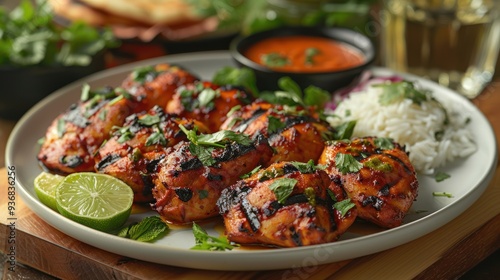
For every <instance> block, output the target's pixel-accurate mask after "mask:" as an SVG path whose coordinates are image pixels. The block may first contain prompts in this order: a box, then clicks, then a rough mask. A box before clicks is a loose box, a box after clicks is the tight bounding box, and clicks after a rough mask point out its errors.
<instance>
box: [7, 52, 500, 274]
mask: <svg viewBox="0 0 500 280" xmlns="http://www.w3.org/2000/svg"><path fill="white" fill-rule="evenodd" d="M207 56H209V57H210V59H226V60H227V59H231V56H230V54H229V52H228V51H208V52H197V53H186V54H175V55H167V56H162V57H158V58H152V59H148V60H143V61H138V62H134V63H129V64H125V65H122V66H118V67H115V68H111V69H108V70H104V71H100V72H97V73H95V74H92V75H90V76H88V77H86V78H83V79H80V80H78V81H75V82H73V83H71V84H69V85H67V86H65V87H63V88H61V89H59V90H57V91H55V92H54V93H53V94H51V95H49V96H48V97H47V98H44V99H43V100H42V101H40V102H39V103H37V104H36V105H35V106H34V107H33V108H31V109H30V110H29V111H28V112H27V113H26V114H25V115H24V116H23V117H22V118H21V119H20V120H19V121H18V123H17V124H16V126H15V127H14V129H13V130H12V132H11V135H10V136H9V139H8V141H7V146H6V154H5V162H6V167H8V166H15V163H14V162H12V161H11V159H12V158H13V155H12V153H13V147H14V145H15V139H16V136H17V137H19V136H18V134H19V133H20V131H21V130H22V128H23V124H24V123H26V122H27V120H29V119H30V118H31V117H32V115H33V114H34V113H36V112H37V111H39V110H40V109H41V108H43V107H44V106H46V105H47V104H49V103H51V102H54V100H56V99H58V98H60V96H62V95H64V94H65V93H66V92H68V91H70V90H71V89H73V88H75V87H77V86H81V85H82V82H83V81H85V80H96V79H99V78H105V77H108V76H113V75H116V74H120V73H123V72H125V71H129V70H130V69H133V68H135V67H138V66H141V65H142V66H143V65H148V64H155V63H159V62H168V61H182V60H189V61H194V60H198V59H200V58H206V57H207ZM171 64H181V62H173V63H171ZM372 69H373V70H374V71H375V72H377V71H378V72H384V71H387V72H388V73H393V74H396V75H402V76H404V77H408V78H412V79H416V80H418V81H425V83H430V84H431V85H433V87H439V88H440V89H442V90H445V91H448V93H447V95H450V94H452V93H453V94H454V97H452V99H455V98H457V100H460V102H461V103H463V104H469V105H470V108H469V109H472V110H473V111H475V113H476V114H477V115H478V116H479V117H480V118H481V121H482V122H485V123H484V124H486V125H487V127H489V131H488V132H487V133H488V134H490V136H492V139H490V140H493V147H492V148H493V149H494V155H493V157H492V158H491V162H490V163H488V164H489V166H488V169H487V170H485V172H484V174H485V176H483V177H482V179H481V180H480V182H478V185H477V186H474V187H472V188H471V189H470V190H468V191H467V192H466V193H465V194H464V195H463V196H462V197H460V198H459V199H457V200H456V201H454V202H452V203H451V204H449V205H446V206H445V207H442V208H440V209H438V210H437V211H434V212H433V213H430V214H429V215H427V216H425V217H422V218H419V219H417V220H415V221H412V222H409V223H407V224H406V225H404V227H398V228H394V229H388V230H384V231H382V232H379V233H375V234H370V235H366V236H362V237H357V238H354V239H349V240H343V241H341V242H343V243H342V244H347V245H349V243H361V245H359V246H364V245H363V244H364V243H366V242H369V239H372V238H373V237H378V238H380V239H381V240H385V241H391V239H392V238H393V237H394V236H397V234H398V233H399V232H401V231H404V230H405V229H406V228H407V227H409V226H413V225H414V224H417V225H418V224H421V223H423V222H426V223H427V224H431V225H427V227H426V228H425V229H422V228H420V229H418V226H417V229H416V230H415V228H413V229H414V230H415V231H414V232H413V233H412V234H411V235H412V237H410V238H406V239H405V240H403V241H402V242H393V243H391V245H390V246H387V245H385V244H384V245H382V244H383V243H385V242H379V244H378V245H376V246H373V247H372V248H371V249H370V250H367V252H366V254H363V255H368V254H371V253H376V252H380V251H383V250H386V249H390V248H393V247H396V246H399V245H402V244H404V243H407V242H410V241H412V240H414V239H416V238H418V237H421V236H422V235H425V234H427V233H429V232H432V231H434V230H436V229H437V228H439V227H441V226H444V225H445V224H446V223H448V222H450V221H451V220H453V219H455V218H456V217H457V216H458V215H460V214H461V213H463V212H464V211H465V210H466V209H467V208H469V207H470V206H471V205H472V204H473V203H474V202H475V201H476V200H477V199H478V198H479V196H480V195H481V194H482V193H483V192H484V190H485V189H486V188H487V186H488V185H489V182H490V181H491V180H492V178H493V176H494V170H495V167H496V164H495V163H496V162H497V160H498V151H497V145H496V136H495V134H494V131H493V128H492V126H491V123H490V122H489V121H488V119H487V118H486V117H485V116H484V114H483V113H482V112H481V111H480V110H479V109H478V108H477V107H475V106H473V105H471V104H470V101H469V100H467V99H466V98H465V97H463V96H460V95H458V94H456V93H454V92H453V91H451V90H450V89H447V88H444V87H442V86H440V85H438V84H436V83H434V82H432V81H429V80H425V79H422V78H420V77H417V76H414V75H411V74H406V73H398V72H395V71H392V70H389V69H386V68H379V67H373V68H372ZM34 160H35V159H34ZM16 190H19V191H18V192H19V194H20V195H21V197H22V199H23V200H24V202H25V205H26V206H27V207H28V208H30V209H31V210H32V211H33V212H34V213H35V214H36V215H37V216H39V217H40V218H42V219H43V220H44V221H45V222H47V223H48V224H49V225H51V226H52V227H54V228H56V229H58V230H59V231H61V232H63V233H64V234H67V235H69V236H71V237H73V238H75V239H78V240H80V241H82V242H83V243H86V244H89V245H92V246H95V247H98V248H101V249H103V250H105V251H108V252H112V253H116V254H120V255H124V256H129V257H132V258H136V259H141V260H144V261H150V262H155V263H160V264H167V265H175V266H181V267H188V268H198V269H209V270H234V271H241V270H269V269H287V268H293V267H297V266H299V267H300V266H303V264H304V260H305V259H304V256H297V257H292V259H291V261H290V262H289V263H287V264H281V265H276V264H272V263H263V262H262V261H261V262H258V263H259V264H260V265H259V266H255V262H256V260H255V259H254V258H255V257H256V255H257V253H256V252H259V251H253V250H238V251H231V252H205V251H189V250H183V249H179V248H170V250H172V251H175V253H176V254H178V257H177V259H178V260H177V261H175V262H172V261H169V262H168V263H166V262H163V261H162V260H158V259H156V256H157V254H160V253H161V252H159V251H158V250H160V251H162V250H165V248H163V247H164V246H158V245H155V244H154V243H153V244H150V243H141V242H137V241H133V240H128V239H123V238H120V237H117V236H114V235H111V234H108V233H104V232H100V231H96V230H93V229H90V228H87V227H85V226H83V225H80V224H78V223H76V222H73V221H71V220H69V219H66V218H64V217H62V216H60V215H58V214H56V213H55V212H54V211H53V210H51V209H49V208H48V207H47V206H45V205H43V204H41V202H40V201H39V200H38V199H37V198H35V197H33V196H32V194H30V193H29V192H28V190H27V189H25V186H22V185H20V184H19V182H18V181H17V180H16ZM464 201H465V202H464ZM50 211H52V213H51V212H50ZM444 213H446V215H444ZM51 216H52V217H51ZM54 217H55V220H56V221H54V220H53V219H54ZM424 220H425V221H424ZM68 223H69V225H70V229H67V228H64V225H67V224H68ZM78 231H80V232H89V231H90V233H91V234H92V235H94V236H96V237H102V238H103V239H106V240H109V241H110V243H109V244H108V245H106V244H96V242H92V240H88V238H83V239H84V240H85V241H83V240H82V238H81V235H80V233H78ZM68 232H69V233H68ZM75 236H78V237H75ZM96 239H99V238H96ZM367 240H368V241H367ZM89 241H90V242H89ZM97 243H98V242H97ZM115 243H116V244H115ZM120 244H127V245H128V246H129V247H131V248H132V250H138V251H142V250H143V248H144V247H146V248H147V249H148V250H146V251H149V250H152V251H154V252H155V254H152V255H154V256H153V258H151V257H148V256H147V255H144V252H140V253H139V254H140V255H136V256H130V254H129V253H127V252H126V251H128V250H125V249H122V248H115V246H116V245H120ZM103 245H106V246H103ZM118 247H119V246H118ZM336 247H338V246H337V244H335V242H333V243H327V244H322V245H314V246H306V247H299V248H282V249H278V250H268V251H266V255H268V256H269V257H272V256H280V255H282V254H283V252H285V253H286V254H289V255H291V256H293V255H294V254H291V253H293V252H297V251H304V249H306V251H311V252H313V253H317V252H323V250H325V252H327V251H328V252H330V253H331V252H333V251H336V250H337V248H336ZM159 248H160V249H159ZM307 249H310V250H307ZM186 251H187V252H186ZM223 254H225V255H223ZM236 255H237V256H238V257H239V258H241V261H242V262H248V261H251V262H252V263H253V264H254V265H253V266H252V267H248V266H246V267H245V266H242V265H237V266H232V267H227V265H226V264H225V263H224V262H225V261H230V260H231V258H233V257H234V256H236ZM297 255H302V254H297ZM180 256H182V257H180ZM213 256H217V259H218V260H219V262H214V261H208V262H203V261H204V259H206V258H209V259H212V258H213ZM221 256H222V257H221ZM359 256H360V255H357V254H354V255H346V256H344V257H342V258H341V259H335V258H331V257H330V256H328V258H327V260H326V261H324V260H321V259H320V260H318V259H316V260H314V261H316V263H317V264H324V263H330V262H334V261H340V260H345V259H350V258H354V257H359ZM138 257H139V258H138ZM183 258H187V259H188V260H189V261H187V262H186V261H183V260H182V259H183ZM266 259H267V258H266ZM330 260H333V261H330ZM200 261H201V263H200ZM301 264H302V265H301ZM306 265H309V264H308V263H307V264H306Z"/></svg>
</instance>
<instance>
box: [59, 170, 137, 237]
mask: <svg viewBox="0 0 500 280" xmlns="http://www.w3.org/2000/svg"><path fill="white" fill-rule="evenodd" d="M133 200H134V193H133V191H132V189H131V188H130V187H129V186H128V185H127V184H125V183H124V182H123V181H120V180H119V179H117V178H115V177H112V176H109V175H105V174H98V173H90V172H81V173H73V174H70V175H68V176H66V177H65V178H64V180H62V182H61V183H60V184H59V186H57V190H56V204H57V209H58V210H59V213H61V215H63V216H65V217H67V218H69V219H71V220H73V221H75V222H77V223H80V224H82V225H85V226H88V227H91V228H93V229H97V230H100V231H111V230H113V229H116V228H119V227H120V226H122V225H123V224H124V223H125V222H126V221H127V219H128V217H129V216H130V211H131V210H132V203H133Z"/></svg>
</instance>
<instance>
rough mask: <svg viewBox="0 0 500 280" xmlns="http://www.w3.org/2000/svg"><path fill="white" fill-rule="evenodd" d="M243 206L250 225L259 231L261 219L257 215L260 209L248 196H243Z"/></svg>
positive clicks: (255, 230)
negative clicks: (253, 204)
mask: <svg viewBox="0 0 500 280" xmlns="http://www.w3.org/2000/svg"><path fill="white" fill-rule="evenodd" d="M241 208H242V210H243V213H245V216H246V217H247V219H248V221H249V223H250V227H251V228H252V230H253V231H254V232H257V231H258V230H259V228H260V221H259V218H258V217H257V213H258V210H257V209H256V208H255V207H253V206H252V205H251V204H250V202H248V200H247V199H246V198H243V200H242V201H241Z"/></svg>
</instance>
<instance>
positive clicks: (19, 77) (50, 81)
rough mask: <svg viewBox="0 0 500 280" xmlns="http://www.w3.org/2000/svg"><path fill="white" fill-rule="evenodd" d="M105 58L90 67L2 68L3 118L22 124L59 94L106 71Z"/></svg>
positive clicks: (0, 110) (0, 99)
mask: <svg viewBox="0 0 500 280" xmlns="http://www.w3.org/2000/svg"><path fill="white" fill-rule="evenodd" d="M104 64H105V63H104V55H103V54H99V55H97V56H96V57H94V58H93V60H92V63H91V64H90V65H88V66H51V67H42V66H29V67H0V85H1V89H0V118H2V119H9V120H18V119H19V118H21V117H22V116H23V115H24V113H26V112H27V111H28V110H29V109H30V108H31V107H32V106H33V105H35V104H36V103H38V101H40V100H42V99H43V98H45V97H46V96H48V95H49V94H51V93H52V92H54V91H55V90H57V89H59V88H61V87H63V86H65V85H67V84H69V83H71V82H73V81H76V80H78V79H80V78H83V77H85V76H88V75H90V74H93V73H95V72H97V71H100V70H103V69H104V68H105V65H104Z"/></svg>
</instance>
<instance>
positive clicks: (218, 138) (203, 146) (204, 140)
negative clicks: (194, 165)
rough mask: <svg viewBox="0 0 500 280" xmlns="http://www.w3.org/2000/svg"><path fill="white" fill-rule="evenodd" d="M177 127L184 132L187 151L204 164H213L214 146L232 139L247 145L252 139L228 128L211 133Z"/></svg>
mask: <svg viewBox="0 0 500 280" xmlns="http://www.w3.org/2000/svg"><path fill="white" fill-rule="evenodd" d="M179 128H180V129H181V130H182V131H183V132H184V133H185V134H186V136H187V138H188V140H189V141H190V142H191V143H190V144H189V151H190V152H191V153H192V154H193V155H194V156H196V157H198V159H199V160H200V161H201V162H202V163H203V165H205V166H212V165H214V164H215V162H216V161H215V159H214V158H212V151H213V149H214V148H224V147H225V143H226V142H227V141H234V142H236V143H238V144H240V145H244V146H249V145H251V144H252V140H251V139H250V137H249V136H248V135H246V134H242V133H237V132H234V131H230V130H220V131H218V132H216V133H213V134H199V135H198V134H196V129H194V130H188V129H186V128H185V127H184V126H183V125H179Z"/></svg>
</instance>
